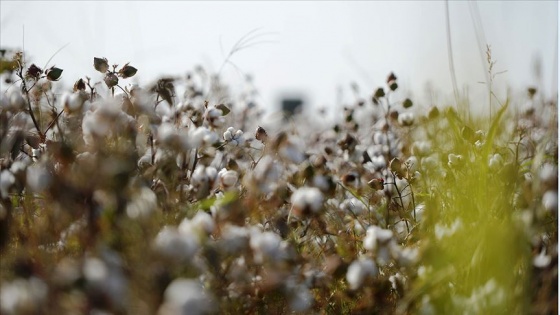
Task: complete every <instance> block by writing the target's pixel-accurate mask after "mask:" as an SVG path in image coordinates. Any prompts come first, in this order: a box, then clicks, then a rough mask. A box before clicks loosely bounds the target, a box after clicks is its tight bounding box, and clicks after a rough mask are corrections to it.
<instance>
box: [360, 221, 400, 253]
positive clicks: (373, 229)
mask: <svg viewBox="0 0 560 315" xmlns="http://www.w3.org/2000/svg"><path fill="white" fill-rule="evenodd" d="M392 237H393V231H391V230H386V229H382V228H380V227H378V226H376V225H373V226H370V227H369V228H368V229H367V232H366V237H365V238H364V248H365V249H367V250H369V251H375V250H376V249H377V248H378V247H379V246H380V245H383V244H386V243H387V242H388V241H389V240H390V239H391V238H392Z"/></svg>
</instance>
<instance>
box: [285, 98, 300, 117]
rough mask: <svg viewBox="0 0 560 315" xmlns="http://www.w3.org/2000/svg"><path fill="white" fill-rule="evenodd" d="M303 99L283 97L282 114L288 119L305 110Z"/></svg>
mask: <svg viewBox="0 0 560 315" xmlns="http://www.w3.org/2000/svg"><path fill="white" fill-rule="evenodd" d="M303 104H304V101H303V98H302V97H299V96H298V97H296V96H285V97H282V112H283V113H284V117H285V118H286V119H288V118H290V117H292V116H294V115H295V114H297V113H299V112H301V111H302V110H303Z"/></svg>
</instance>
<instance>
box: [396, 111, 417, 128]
mask: <svg viewBox="0 0 560 315" xmlns="http://www.w3.org/2000/svg"><path fill="white" fill-rule="evenodd" d="M398 121H399V124H400V125H401V126H412V124H413V123H414V114H413V113H411V112H406V113H401V114H399V118H398Z"/></svg>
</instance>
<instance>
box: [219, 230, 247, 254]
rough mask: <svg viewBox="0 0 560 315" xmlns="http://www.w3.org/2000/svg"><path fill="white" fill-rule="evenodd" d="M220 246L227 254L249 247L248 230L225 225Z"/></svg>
mask: <svg viewBox="0 0 560 315" xmlns="http://www.w3.org/2000/svg"><path fill="white" fill-rule="evenodd" d="M222 244H223V249H224V251H226V252H228V253H236V252H240V251H243V250H245V248H246V247H247V246H248V245H249V230H247V228H245V227H240V226H237V225H233V224H229V223H227V224H226V225H225V226H224V227H223V228H222Z"/></svg>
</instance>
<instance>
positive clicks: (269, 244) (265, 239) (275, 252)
mask: <svg viewBox="0 0 560 315" xmlns="http://www.w3.org/2000/svg"><path fill="white" fill-rule="evenodd" d="M281 245H282V238H281V237H280V235H278V234H276V233H273V232H257V231H251V238H250V240H249V246H250V247H251V249H252V250H253V255H254V256H253V259H254V260H255V263H257V264H262V263H263V262H265V261H266V260H270V261H279V260H281V259H282V258H284V256H285V255H284V252H283V250H282V246H281Z"/></svg>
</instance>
